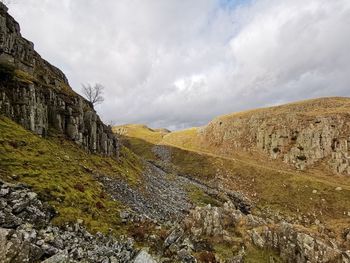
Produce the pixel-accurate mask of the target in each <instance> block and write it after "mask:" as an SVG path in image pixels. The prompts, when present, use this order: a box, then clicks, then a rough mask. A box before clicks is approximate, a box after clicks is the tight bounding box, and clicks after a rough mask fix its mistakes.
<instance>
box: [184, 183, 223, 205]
mask: <svg viewBox="0 0 350 263" xmlns="http://www.w3.org/2000/svg"><path fill="white" fill-rule="evenodd" d="M187 191H188V194H189V197H190V199H191V201H192V203H193V204H195V205H196V206H206V205H209V204H210V205H212V206H219V205H220V203H219V202H218V200H216V199H215V198H213V197H211V196H210V195H208V194H206V193H205V192H204V191H203V190H202V189H200V188H198V187H196V186H194V185H189V186H188V187H187Z"/></svg>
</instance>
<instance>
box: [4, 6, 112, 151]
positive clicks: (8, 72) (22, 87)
mask: <svg viewBox="0 0 350 263" xmlns="http://www.w3.org/2000/svg"><path fill="white" fill-rule="evenodd" d="M0 113H1V114H4V115H6V116H7V117H9V118H11V119H12V120H14V121H16V122H17V123H19V124H21V125H23V126H24V127H25V128H26V129H29V130H31V131H33V132H35V133H36V134H38V135H40V136H46V135H47V134H48V132H49V130H50V129H55V130H57V131H59V132H61V133H63V134H64V135H65V136H66V137H68V138H69V139H71V140H73V141H74V142H76V143H77V144H79V145H81V146H82V147H84V148H85V149H86V150H88V151H90V152H94V153H100V154H104V155H107V156H117V155H118V152H119V150H118V147H119V143H118V139H117V138H116V137H115V135H114V134H113V133H112V131H111V129H110V127H107V126H106V125H104V124H103V122H102V121H101V120H100V118H99V116H98V115H97V114H96V112H95V111H94V109H93V106H92V104H91V103H90V102H88V101H87V100H85V99H84V98H82V97H81V96H79V95H78V94H76V93H75V92H74V91H73V90H72V89H71V88H70V86H69V83H68V81H67V79H66V77H65V75H64V74H63V73H62V72H61V71H60V70H59V69H57V68H56V67H54V66H52V65H51V64H50V63H48V62H47V61H45V60H44V59H42V58H41V57H40V55H39V54H38V53H37V52H36V51H35V50H34V45H33V43H31V42H29V41H28V40H26V39H24V38H23V37H22V36H21V34H20V28H19V25H18V23H17V22H16V21H15V20H14V19H13V17H11V16H10V15H9V14H8V13H7V7H6V6H5V5H4V4H2V3H0Z"/></svg>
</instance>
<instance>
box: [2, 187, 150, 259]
mask: <svg viewBox="0 0 350 263" xmlns="http://www.w3.org/2000/svg"><path fill="white" fill-rule="evenodd" d="M54 215H55V211H54V210H53V209H52V208H50V207H49V206H48V205H47V204H45V203H43V202H41V201H40V200H39V199H38V197H37V195H36V193H35V192H32V191H31V190H30V189H29V188H28V187H27V186H25V185H12V184H8V183H5V182H2V181H0V262H3V263H6V262H44V263H54V262H57V263H58V262H60V263H62V262H67V263H68V262H106V263H116V262H134V261H133V260H135V262H155V261H154V260H153V259H152V257H151V256H150V255H149V254H148V253H147V252H145V251H143V250H141V252H140V253H138V251H137V249H136V248H134V244H133V243H134V241H133V240H132V239H130V238H129V239H124V240H117V239H115V238H114V237H112V236H111V235H103V234H101V233H97V234H96V235H93V234H91V233H89V232H88V231H87V230H86V229H85V228H84V227H83V226H82V225H81V224H79V222H77V223H76V224H74V225H67V226H66V227H63V228H59V227H56V226H52V225H51V224H50V220H51V218H52V217H53V216H54ZM143 259H145V260H146V259H147V260H148V261H142V260H143ZM140 260H141V261H140Z"/></svg>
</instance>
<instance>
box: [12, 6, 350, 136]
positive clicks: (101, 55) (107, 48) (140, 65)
mask: <svg viewBox="0 0 350 263" xmlns="http://www.w3.org/2000/svg"><path fill="white" fill-rule="evenodd" d="M9 7H10V13H11V14H12V15H13V16H14V17H15V18H16V20H17V21H18V22H19V23H20V25H21V28H22V34H23V35H24V36H25V37H26V38H28V39H29V40H31V41H33V42H34V43H35V48H36V50H37V51H38V52H39V53H40V54H41V55H42V56H43V57H44V58H45V59H47V60H48V61H50V62H51V63H52V64H54V65H56V66H58V67H59V68H61V69H62V70H63V71H64V72H65V73H66V75H67V77H68V78H69V81H70V84H71V86H72V87H73V88H74V89H75V90H76V91H77V92H80V90H81V83H101V84H103V85H104V86H105V87H106V88H105V94H104V95H105V98H106V99H105V102H104V103H103V104H101V105H99V106H98V107H97V111H98V112H99V113H100V115H101V116H102V118H103V119H104V120H105V121H107V122H110V121H113V122H114V123H116V124H123V123H145V124H148V125H150V126H151V127H168V128H171V129H179V128H185V127H189V126H199V125H203V124H205V123H207V122H208V121H209V120H210V119H212V118H213V117H215V116H217V115H220V114H225V113H229V112H233V111H239V110H245V109H249V108H255V107H261V106H268V105H275V104H281V103H285V102H289V101H295V100H299V99H306V98H313V97H321V96H350V49H349V48H350V26H349V25H350V1H349V0H308V1H305V0H103V1H101V0H60V1H57V0H40V1H38V0H25V1H24V0H13V1H12V3H11V4H10V6H9Z"/></svg>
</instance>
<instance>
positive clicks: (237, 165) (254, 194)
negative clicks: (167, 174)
mask: <svg viewBox="0 0 350 263" xmlns="http://www.w3.org/2000/svg"><path fill="white" fill-rule="evenodd" d="M171 134H172V133H170V134H168V135H166V136H165V138H167V137H170V136H174V134H175V133H173V135H171ZM134 136H135V134H134ZM124 139H125V140H126V141H127V145H128V147H129V148H130V149H131V150H132V151H134V152H135V153H137V154H139V155H140V156H143V157H145V158H146V159H149V160H155V161H157V163H158V164H160V165H163V167H165V168H168V167H170V169H167V170H169V171H173V172H175V173H176V174H180V175H186V176H190V177H193V178H195V179H201V180H203V181H206V182H209V183H210V184H212V185H215V184H216V183H217V182H219V181H220V182H221V183H222V184H223V185H225V187H227V188H229V189H231V190H236V191H240V192H242V193H244V194H245V195H246V196H247V197H249V198H250V199H252V200H253V201H254V202H255V203H256V205H257V206H256V209H255V210H260V209H269V210H272V211H274V212H279V213H281V214H283V215H285V216H291V217H294V218H296V217H297V216H301V215H305V216H307V217H309V218H311V219H312V218H313V214H315V215H316V217H317V218H318V219H320V220H323V221H324V222H326V223H328V225H329V226H330V227H335V226H337V225H344V224H349V223H350V217H349V216H347V215H344V212H345V213H347V211H350V210H349V207H350V179H349V178H345V177H339V176H328V175H325V174H324V173H323V172H322V171H312V170H309V171H305V172H301V171H295V170H293V169H285V168H284V166H281V165H280V164H279V163H276V162H265V163H263V162H260V161H259V160H254V159H253V157H252V156H250V157H249V156H248V158H244V157H241V158H235V159H233V158H226V157H223V156H217V155H214V154H210V153H203V152H200V151H194V150H190V149H187V150H186V149H185V148H182V147H175V146H174V145H170V144H169V145H167V148H168V150H169V151H170V152H171V160H170V163H164V162H163V163H162V162H161V161H160V160H158V159H157V157H156V156H155V155H154V154H153V153H152V151H151V149H152V148H153V147H154V144H152V143H149V142H147V141H145V140H143V139H142V136H141V135H140V138H135V137H132V138H130V137H125V138H124ZM163 142H164V139H163V141H162V142H161V143H163ZM337 186H341V187H342V188H343V190H342V191H335V188H336V187H337ZM313 190H317V193H316V194H313V193H312V191H313ZM191 198H192V199H193V200H194V201H195V202H197V203H202V204H203V202H201V199H202V196H201V194H198V193H196V191H195V192H194V193H192V197H191Z"/></svg>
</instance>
